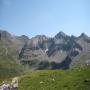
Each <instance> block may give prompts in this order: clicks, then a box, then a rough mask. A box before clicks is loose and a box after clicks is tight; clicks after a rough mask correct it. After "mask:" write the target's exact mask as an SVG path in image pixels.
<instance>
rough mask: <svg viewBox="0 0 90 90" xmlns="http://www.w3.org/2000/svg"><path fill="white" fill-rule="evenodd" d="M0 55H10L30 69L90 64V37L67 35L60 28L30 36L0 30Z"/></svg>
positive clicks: (65, 67)
mask: <svg viewBox="0 0 90 90" xmlns="http://www.w3.org/2000/svg"><path fill="white" fill-rule="evenodd" d="M0 57H3V58H4V57H6V58H7V57H9V58H8V59H11V58H13V59H14V60H15V62H16V63H19V64H21V65H23V66H25V67H28V68H29V69H69V68H73V67H84V66H90V37H89V36H87V35H86V34H85V33H82V34H81V35H80V36H78V37H76V36H74V35H71V36H69V35H67V34H65V33H64V32H62V31H60V32H59V33H57V34H56V35H55V36H54V37H47V36H45V35H37V36H35V37H32V38H29V37H28V36H25V35H21V36H15V35H11V34H10V33H9V32H7V31H3V30H0ZM13 59H11V60H13ZM1 61H3V60H2V59H1V58H0V63H1ZM15 62H14V63H15ZM1 66H2V65H1Z"/></svg>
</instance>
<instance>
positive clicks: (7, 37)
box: [0, 30, 12, 40]
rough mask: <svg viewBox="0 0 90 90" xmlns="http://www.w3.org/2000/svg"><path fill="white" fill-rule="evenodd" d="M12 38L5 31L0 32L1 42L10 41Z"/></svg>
mask: <svg viewBox="0 0 90 90" xmlns="http://www.w3.org/2000/svg"><path fill="white" fill-rule="evenodd" d="M11 38H12V35H11V34H10V33H8V32H7V31H2V30H0V39H1V40H10V39H11Z"/></svg>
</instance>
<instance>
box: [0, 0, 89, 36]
mask: <svg viewBox="0 0 90 90" xmlns="http://www.w3.org/2000/svg"><path fill="white" fill-rule="evenodd" d="M0 29H3V30H7V31H9V32H10V33H12V34H14V35H22V34H25V35H28V36H29V37H33V36H35V35H37V34H45V35H47V36H50V37H53V36H54V35H55V34H57V33H58V32H59V31H63V32H65V33H66V34H69V35H71V34H73V35H77V36H78V35H80V33H82V32H84V33H86V34H87V35H89V36H90V0H0Z"/></svg>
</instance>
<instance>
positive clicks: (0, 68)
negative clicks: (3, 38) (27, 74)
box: [0, 43, 22, 82]
mask: <svg viewBox="0 0 90 90" xmlns="http://www.w3.org/2000/svg"><path fill="white" fill-rule="evenodd" d="M21 72H22V66H21V64H20V62H19V61H18V60H17V59H15V58H13V57H12V55H11V54H10V53H9V50H8V49H6V48H5V47H4V45H3V44H1V43H0V82H1V81H2V80H4V79H9V78H11V77H14V76H16V75H20V73H21Z"/></svg>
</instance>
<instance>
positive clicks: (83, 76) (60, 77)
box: [19, 68, 90, 90]
mask: <svg viewBox="0 0 90 90" xmlns="http://www.w3.org/2000/svg"><path fill="white" fill-rule="evenodd" d="M40 82H43V83H40ZM19 90H90V69H89V68H84V69H83V68H82V69H73V70H67V71H63V70H45V71H33V72H32V73H28V74H26V75H24V76H21V78H20V81H19Z"/></svg>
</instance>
